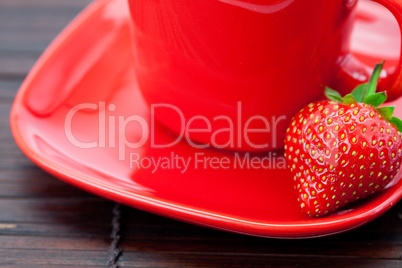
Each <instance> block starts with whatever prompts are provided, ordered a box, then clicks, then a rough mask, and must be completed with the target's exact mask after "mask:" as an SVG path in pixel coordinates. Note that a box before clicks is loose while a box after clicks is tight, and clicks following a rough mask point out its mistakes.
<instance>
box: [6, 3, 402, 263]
mask: <svg viewBox="0 0 402 268" xmlns="http://www.w3.org/2000/svg"><path fill="white" fill-rule="evenodd" d="M89 2H90V0H68V1H65V0H25V1H23V0H0V266H8V267H9V266H11V267H21V266H25V267H35V266H36V267H48V266H54V265H57V266H71V267H107V266H109V267H117V266H119V267H288V266H301V267H324V266H326V267H402V211H401V210H402V206H401V203H399V204H398V205H396V206H395V207H394V208H393V209H392V210H390V211H389V212H388V213H386V214H385V215H384V216H382V217H380V218H379V219H377V220H376V221H374V222H372V223H370V224H367V225H366V226H364V227H361V228H359V229H357V230H354V231H350V232H347V233H345V234H341V235H336V236H332V237H326V238H318V239H308V240H276V239H265V238H257V237H249V236H243V235H238V234H232V233H227V232H221V231H216V230H212V229H207V228H202V227H198V226H194V225H190V224H186V223H182V222H177V221H174V220H170V219H167V218H163V217H159V216H155V215H152V214H149V213H146V212H143V211H139V210H135V209H133V208H129V207H124V206H119V205H116V204H114V203H113V202H111V201H108V200H105V199H102V198H99V197H96V196H93V195H91V194H88V193H86V192H83V191H81V190H78V189H76V188H74V187H72V186H70V185H68V184H66V183H64V182H61V181H59V180H58V179H56V178H54V177H52V176H51V175H48V174H47V173H45V172H44V171H42V170H41V169H39V168H38V167H36V166H35V165H34V164H32V163H31V161H29V160H28V159H27V158H26V157H25V156H24V155H23V154H22V153H21V152H20V150H19V149H18V147H17V146H16V145H15V143H14V141H13V137H12V135H11V133H10V129H9V122H8V116H9V111H10V108H11V104H12V101H13V98H14V96H15V94H16V92H17V90H18V87H19V86H20V84H21V82H22V81H23V79H24V77H25V76H26V74H27V72H28V71H29V69H30V68H31V67H32V65H33V63H34V62H35V60H36V59H37V58H38V57H39V55H40V54H41V53H42V51H43V50H44V49H45V47H46V46H47V45H48V44H49V42H50V41H51V40H52V39H53V38H54V37H55V35H56V34H57V33H59V32H60V30H61V29H62V28H63V27H64V26H65V25H66V24H67V23H68V22H69V21H70V20H71V19H72V18H73V17H74V16H75V15H76V14H77V13H78V12H80V10H81V9H82V8H83V7H84V6H85V5H87V4H88V3H89Z"/></svg>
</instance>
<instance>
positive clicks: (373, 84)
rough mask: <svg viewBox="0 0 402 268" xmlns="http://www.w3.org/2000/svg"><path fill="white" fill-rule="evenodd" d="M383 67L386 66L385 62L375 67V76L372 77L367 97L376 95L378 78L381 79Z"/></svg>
mask: <svg viewBox="0 0 402 268" xmlns="http://www.w3.org/2000/svg"><path fill="white" fill-rule="evenodd" d="M383 66H384V61H383V62H382V63H380V64H376V65H375V67H374V71H373V74H372V75H371V78H370V81H369V83H368V87H367V92H366V94H367V96H370V95H373V94H374V93H375V91H376V89H377V82H378V78H379V77H380V73H381V70H382V67H383ZM367 96H366V97H367Z"/></svg>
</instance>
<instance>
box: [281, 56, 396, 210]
mask: <svg viewBox="0 0 402 268" xmlns="http://www.w3.org/2000/svg"><path fill="white" fill-rule="evenodd" d="M381 68H382V64H379V65H377V66H376V68H375V69H374V73H373V76H372V78H371V79H370V82H369V83H367V84H363V85H361V86H359V87H357V88H356V89H355V90H354V91H353V92H352V93H351V94H349V95H346V96H345V97H344V98H343V99H342V97H341V96H340V95H339V93H337V92H336V91H334V90H331V89H329V88H326V95H327V97H328V98H329V99H331V100H326V101H320V102H316V103H311V104H310V105H308V106H306V107H305V108H303V109H301V110H300V111H299V112H298V113H297V114H296V115H295V116H294V118H293V120H292V122H291V125H290V126H289V128H288V130H287V131H288V133H287V136H286V139H285V157H286V159H287V163H288V167H289V168H290V170H291V172H292V174H293V175H294V181H295V189H297V191H298V195H299V197H298V201H299V204H300V206H301V208H302V210H303V211H304V212H305V213H307V214H308V215H310V216H316V217H318V216H322V215H326V214H328V213H330V212H332V211H334V210H336V209H338V208H340V207H342V206H344V205H346V204H348V203H350V202H353V201H356V200H358V199H362V198H365V197H366V196H368V195H370V194H372V193H375V192H377V191H379V190H381V189H383V188H384V187H385V186H386V185H387V184H388V183H390V182H391V180H392V179H393V178H394V176H395V175H396V174H397V173H398V171H399V167H400V164H401V162H402V141H401V134H400V132H399V131H398V129H399V130H401V129H402V121H401V120H399V119H398V118H395V117H392V113H393V110H394V107H382V108H376V107H378V105H380V104H381V103H383V102H384V101H385V99H386V94H385V93H384V92H380V93H375V90H376V85H377V80H378V77H379V73H380V71H381Z"/></svg>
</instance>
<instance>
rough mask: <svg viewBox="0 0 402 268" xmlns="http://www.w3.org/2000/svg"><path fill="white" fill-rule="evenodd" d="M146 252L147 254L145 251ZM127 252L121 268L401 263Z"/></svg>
mask: <svg viewBox="0 0 402 268" xmlns="http://www.w3.org/2000/svg"><path fill="white" fill-rule="evenodd" d="M144 251H145V250H144ZM144 251H141V252H125V253H124V254H123V255H122V256H121V260H120V265H121V267H149V268H151V267H152V268H156V267H161V268H162V267H163V268H170V267H171V268H175V267H217V268H218V267H219V268H220V267H231V268H237V267H238V268H241V267H320V268H322V267H336V268H339V267H342V268H349V267H350V268H356V267H370V268H373V267H386V268H391V267H392V268H397V267H401V265H402V261H401V260H387V261H386V262H385V261H384V260H375V259H355V258H332V257H319V256H312V257H305V256H301V255H285V256H282V257H278V256H270V255H269V254H223V253H219V252H217V253H209V254H204V253H199V254H194V253H191V254H186V253H184V252H158V253H153V252H146V251H145V252H144Z"/></svg>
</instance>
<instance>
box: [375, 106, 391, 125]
mask: <svg viewBox="0 0 402 268" xmlns="http://www.w3.org/2000/svg"><path fill="white" fill-rule="evenodd" d="M394 110H395V106H391V107H380V108H377V111H378V112H379V113H380V115H382V117H384V119H385V120H387V121H389V120H390V119H391V118H392V114H393V113H394ZM394 118H395V117H394Z"/></svg>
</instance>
